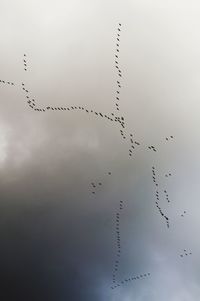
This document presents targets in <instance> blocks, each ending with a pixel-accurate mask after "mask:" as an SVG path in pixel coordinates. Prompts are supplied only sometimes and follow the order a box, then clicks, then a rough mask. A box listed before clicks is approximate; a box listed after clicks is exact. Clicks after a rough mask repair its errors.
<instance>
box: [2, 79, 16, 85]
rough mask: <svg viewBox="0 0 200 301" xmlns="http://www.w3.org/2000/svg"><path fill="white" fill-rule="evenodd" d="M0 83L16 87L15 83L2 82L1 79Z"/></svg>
mask: <svg viewBox="0 0 200 301" xmlns="http://www.w3.org/2000/svg"><path fill="white" fill-rule="evenodd" d="M0 83H2V84H6V85H11V86H14V83H13V82H7V81H5V80H2V79H0Z"/></svg>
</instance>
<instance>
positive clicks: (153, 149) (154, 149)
mask: <svg viewBox="0 0 200 301" xmlns="http://www.w3.org/2000/svg"><path fill="white" fill-rule="evenodd" d="M148 149H150V150H152V151H154V152H157V150H156V148H155V146H153V145H151V146H148Z"/></svg>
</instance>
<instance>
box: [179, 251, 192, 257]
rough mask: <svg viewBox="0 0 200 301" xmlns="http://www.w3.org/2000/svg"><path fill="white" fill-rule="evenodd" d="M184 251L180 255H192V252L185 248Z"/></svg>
mask: <svg viewBox="0 0 200 301" xmlns="http://www.w3.org/2000/svg"><path fill="white" fill-rule="evenodd" d="M183 252H184V254H180V257H184V256H190V255H192V252H188V251H187V250H186V249H184V250H183Z"/></svg>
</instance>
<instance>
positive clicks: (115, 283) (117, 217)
mask: <svg viewBox="0 0 200 301" xmlns="http://www.w3.org/2000/svg"><path fill="white" fill-rule="evenodd" d="M123 206H124V202H123V201H120V202H119V210H118V211H117V212H116V215H115V237H116V259H115V261H114V266H113V275H112V282H113V284H112V286H111V287H110V288H111V289H116V288H118V287H120V286H122V285H123V284H126V283H128V282H131V281H134V280H139V279H145V278H146V277H148V276H150V273H146V274H142V275H137V276H132V277H130V278H126V279H124V280H118V281H117V273H118V269H119V265H120V260H121V235H120V210H122V209H123V208H124V207H123Z"/></svg>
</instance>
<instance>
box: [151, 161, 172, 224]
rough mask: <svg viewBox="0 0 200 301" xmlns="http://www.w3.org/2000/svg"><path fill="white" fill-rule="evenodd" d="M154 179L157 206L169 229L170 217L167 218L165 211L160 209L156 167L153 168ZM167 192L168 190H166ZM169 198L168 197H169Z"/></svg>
mask: <svg viewBox="0 0 200 301" xmlns="http://www.w3.org/2000/svg"><path fill="white" fill-rule="evenodd" d="M152 179H153V182H154V184H155V190H156V191H155V196H156V201H155V204H156V207H157V209H158V211H159V213H160V215H161V216H162V217H163V218H164V219H165V222H166V225H167V227H168V228H169V217H167V216H166V215H165V214H164V213H163V210H162V209H161V207H160V203H159V201H160V195H159V190H158V187H159V185H158V182H157V178H156V169H155V167H154V166H152ZM165 191H166V190H165ZM167 197H168V195H167Z"/></svg>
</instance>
